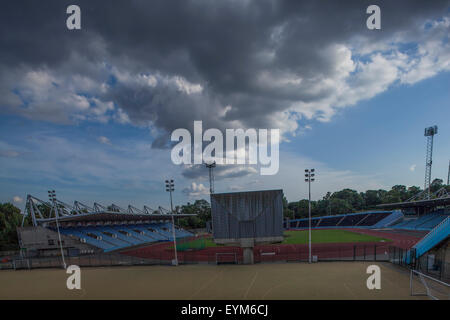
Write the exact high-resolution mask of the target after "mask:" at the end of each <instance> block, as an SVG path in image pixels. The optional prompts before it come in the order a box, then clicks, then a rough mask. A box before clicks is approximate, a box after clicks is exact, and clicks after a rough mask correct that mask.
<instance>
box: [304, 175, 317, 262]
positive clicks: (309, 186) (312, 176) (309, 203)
mask: <svg viewBox="0 0 450 320" xmlns="http://www.w3.org/2000/svg"><path fill="white" fill-rule="evenodd" d="M314 171H315V170H314V169H305V182H308V217H309V218H308V220H309V240H308V247H309V259H308V261H309V263H311V262H312V261H311V182H313V181H314Z"/></svg>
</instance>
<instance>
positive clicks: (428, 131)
mask: <svg viewBox="0 0 450 320" xmlns="http://www.w3.org/2000/svg"><path fill="white" fill-rule="evenodd" d="M437 131H438V128H437V126H432V127H428V128H425V134H424V136H425V137H427V154H426V160H425V185H424V188H423V190H424V191H425V192H428V196H427V199H430V196H431V191H430V184H431V165H432V163H433V137H434V135H435V134H437ZM427 190H428V191H427Z"/></svg>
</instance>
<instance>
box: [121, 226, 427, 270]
mask: <svg viewBox="0 0 450 320" xmlns="http://www.w3.org/2000/svg"><path fill="white" fill-rule="evenodd" d="M344 230H348V231H351V232H357V233H362V234H367V235H372V236H377V237H381V238H385V239H389V240H390V241H387V242H364V243H316V244H312V255H315V256H317V257H318V259H319V260H327V259H329V260H333V259H339V260H352V259H371V258H373V257H374V256H376V257H377V258H378V257H386V256H387V254H388V252H389V246H395V247H399V248H402V249H409V248H411V247H412V246H413V245H414V244H415V243H416V242H417V241H418V240H420V238H421V236H420V235H419V234H417V233H407V232H398V231H394V230H368V229H356V228H348V229H344ZM308 252H309V250H308V245H307V244H269V245H258V246H256V247H255V248H254V259H255V261H256V262H260V261H290V260H292V261H299V260H300V261H307V260H308V256H309V253H308ZM122 253H123V254H125V255H131V256H135V257H140V258H147V259H155V260H164V261H170V260H172V259H173V258H174V252H173V248H172V242H164V243H158V244H153V245H149V246H146V247H141V248H136V249H132V250H128V251H124V252H122ZM217 253H222V255H219V256H218V255H217ZM177 254H178V260H179V261H180V262H210V263H215V262H216V259H219V260H220V261H221V262H231V261H234V259H235V256H234V254H235V255H236V258H237V260H238V261H241V260H242V249H241V248H240V247H233V246H223V247H210V248H205V249H202V250H195V251H183V252H178V253H177Z"/></svg>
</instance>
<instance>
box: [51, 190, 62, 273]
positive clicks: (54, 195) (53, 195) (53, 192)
mask: <svg viewBox="0 0 450 320" xmlns="http://www.w3.org/2000/svg"><path fill="white" fill-rule="evenodd" d="M48 198H49V199H50V201H51V203H52V205H53V209H54V210H55V219H56V230H58V239H59V248H60V249H61V257H62V263H63V268H64V269H66V268H67V266H66V261H65V259H64V250H63V247H62V241H61V233H60V232H59V223H58V216H59V209H58V204H57V203H56V192H55V190H51V191H50V190H49V191H48Z"/></svg>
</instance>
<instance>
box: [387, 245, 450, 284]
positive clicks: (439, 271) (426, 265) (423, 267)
mask: <svg viewBox="0 0 450 320" xmlns="http://www.w3.org/2000/svg"><path fill="white" fill-rule="evenodd" d="M408 256H410V257H411V262H410V263H407V257H408ZM389 261H390V262H392V263H394V264H396V265H400V266H403V267H407V268H409V269H412V270H416V271H419V272H420V273H423V274H425V275H428V276H430V277H433V278H434V279H437V280H440V281H444V282H446V283H450V263H448V262H445V261H444V260H442V259H440V258H438V257H437V256H436V255H434V254H424V255H422V256H420V257H419V258H417V259H416V258H415V253H414V249H410V250H409V249H402V248H398V247H392V246H391V247H389Z"/></svg>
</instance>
